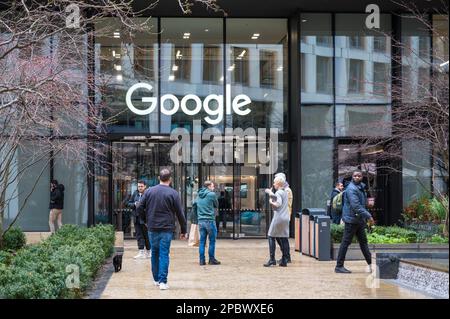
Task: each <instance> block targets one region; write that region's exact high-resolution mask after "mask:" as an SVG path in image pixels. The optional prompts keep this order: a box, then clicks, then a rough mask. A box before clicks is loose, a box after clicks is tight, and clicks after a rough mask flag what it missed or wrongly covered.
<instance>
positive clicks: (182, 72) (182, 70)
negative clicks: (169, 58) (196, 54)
mask: <svg viewBox="0 0 450 319" xmlns="http://www.w3.org/2000/svg"><path fill="white" fill-rule="evenodd" d="M172 52H173V57H174V58H173V61H174V65H173V66H172V74H173V77H174V80H181V81H190V80H191V47H184V46H183V47H181V46H175V47H174V48H173V51H172Z"/></svg>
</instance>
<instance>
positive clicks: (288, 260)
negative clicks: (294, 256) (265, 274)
mask: <svg viewBox="0 0 450 319" xmlns="http://www.w3.org/2000/svg"><path fill="white" fill-rule="evenodd" d="M282 261H283V259H278V261H277V263H278V264H281V263H282ZM286 263H288V264H290V263H291V258H288V259H287V260H286Z"/></svg>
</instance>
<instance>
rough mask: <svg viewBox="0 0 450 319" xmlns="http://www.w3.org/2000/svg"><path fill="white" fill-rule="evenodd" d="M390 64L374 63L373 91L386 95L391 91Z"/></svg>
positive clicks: (376, 93)
mask: <svg viewBox="0 0 450 319" xmlns="http://www.w3.org/2000/svg"><path fill="white" fill-rule="evenodd" d="M390 85H391V83H390V81H389V65H388V64H386V63H377V62H374V63H373V93H374V94H375V95H381V96H385V95H386V94H387V92H388V91H389V90H388V89H389V87H390Z"/></svg>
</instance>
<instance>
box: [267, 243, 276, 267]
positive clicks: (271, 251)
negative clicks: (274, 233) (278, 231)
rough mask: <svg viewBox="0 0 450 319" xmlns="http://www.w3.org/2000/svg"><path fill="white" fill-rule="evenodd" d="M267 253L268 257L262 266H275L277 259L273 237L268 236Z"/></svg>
mask: <svg viewBox="0 0 450 319" xmlns="http://www.w3.org/2000/svg"><path fill="white" fill-rule="evenodd" d="M269 254H270V259H269V261H268V262H266V263H265V264H264V267H270V266H275V265H276V264H277V261H276V260H275V238H273V237H269Z"/></svg>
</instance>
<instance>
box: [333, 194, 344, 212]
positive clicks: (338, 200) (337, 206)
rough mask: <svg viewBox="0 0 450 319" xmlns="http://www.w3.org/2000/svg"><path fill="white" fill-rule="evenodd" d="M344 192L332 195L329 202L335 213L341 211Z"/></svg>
mask: <svg viewBox="0 0 450 319" xmlns="http://www.w3.org/2000/svg"><path fill="white" fill-rule="evenodd" d="M343 195H344V192H341V193H339V194H337V195H336V196H334V197H333V202H332V203H331V207H332V208H333V210H334V211H335V212H336V213H341V212H342V206H343V205H344V196H343Z"/></svg>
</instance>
